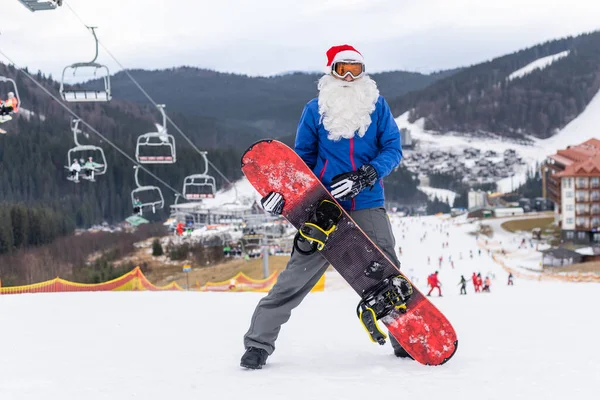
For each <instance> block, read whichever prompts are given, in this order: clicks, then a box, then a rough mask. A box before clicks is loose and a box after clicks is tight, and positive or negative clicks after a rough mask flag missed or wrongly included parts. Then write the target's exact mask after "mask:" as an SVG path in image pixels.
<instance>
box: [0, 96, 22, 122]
mask: <svg viewBox="0 0 600 400" xmlns="http://www.w3.org/2000/svg"><path fill="white" fill-rule="evenodd" d="M18 111H19V101H18V100H17V98H16V97H15V94H14V93H13V92H8V100H6V102H3V101H2V100H0V121H2V122H6V121H10V120H11V119H12V117H11V116H10V115H11V114H13V113H16V112H18Z"/></svg>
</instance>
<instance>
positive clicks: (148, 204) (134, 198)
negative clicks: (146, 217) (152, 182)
mask: <svg viewBox="0 0 600 400" xmlns="http://www.w3.org/2000/svg"><path fill="white" fill-rule="evenodd" d="M133 168H134V169H135V184H136V186H137V187H136V188H135V189H133V190H132V191H131V204H132V205H133V211H134V213H136V214H138V215H142V214H143V211H144V208H152V212H153V213H156V210H157V209H162V208H163V207H164V206H165V199H164V197H163V194H162V191H161V190H160V188H159V187H158V186H142V185H140V181H139V178H138V172H139V167H138V166H137V165H136V166H134V167H133ZM141 193H153V194H154V195H153V196H154V199H155V200H154V201H141V200H140V199H139V195H140V194H141Z"/></svg>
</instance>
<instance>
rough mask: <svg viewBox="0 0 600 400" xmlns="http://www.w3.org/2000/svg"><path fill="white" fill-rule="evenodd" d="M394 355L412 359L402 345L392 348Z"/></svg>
mask: <svg viewBox="0 0 600 400" xmlns="http://www.w3.org/2000/svg"><path fill="white" fill-rule="evenodd" d="M394 355H395V356H396V357H399V358H410V359H411V360H414V358H412V357H411V356H410V354H408V353H407V352H406V350H404V349H403V348H402V347H399V348H396V349H394Z"/></svg>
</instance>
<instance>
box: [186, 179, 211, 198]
mask: <svg viewBox="0 0 600 400" xmlns="http://www.w3.org/2000/svg"><path fill="white" fill-rule="evenodd" d="M215 192H216V182H215V178H214V177H212V176H210V175H204V174H195V175H190V176H187V177H186V178H185V179H184V181H183V197H184V198H185V199H186V200H199V199H205V198H213V197H215Z"/></svg>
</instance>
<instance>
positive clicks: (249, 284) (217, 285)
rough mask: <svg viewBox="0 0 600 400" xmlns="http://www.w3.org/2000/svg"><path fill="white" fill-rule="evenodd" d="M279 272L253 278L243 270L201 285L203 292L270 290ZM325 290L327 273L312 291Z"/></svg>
mask: <svg viewBox="0 0 600 400" xmlns="http://www.w3.org/2000/svg"><path fill="white" fill-rule="evenodd" d="M278 275H279V273H278V272H273V273H272V274H271V276H269V277H268V278H266V279H252V278H249V277H248V276H246V275H245V274H244V273H243V272H239V273H238V274H237V275H236V276H234V277H233V278H231V279H228V280H226V281H221V282H207V283H206V284H205V285H203V286H201V287H200V289H199V290H200V291H202V292H268V291H269V290H271V288H272V287H273V285H274V284H275V282H276V281H277V276H278ZM323 290H325V275H323V276H322V277H321V279H319V281H318V282H317V283H316V285H315V286H314V287H313V288H312V290H311V292H322V291H323Z"/></svg>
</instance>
